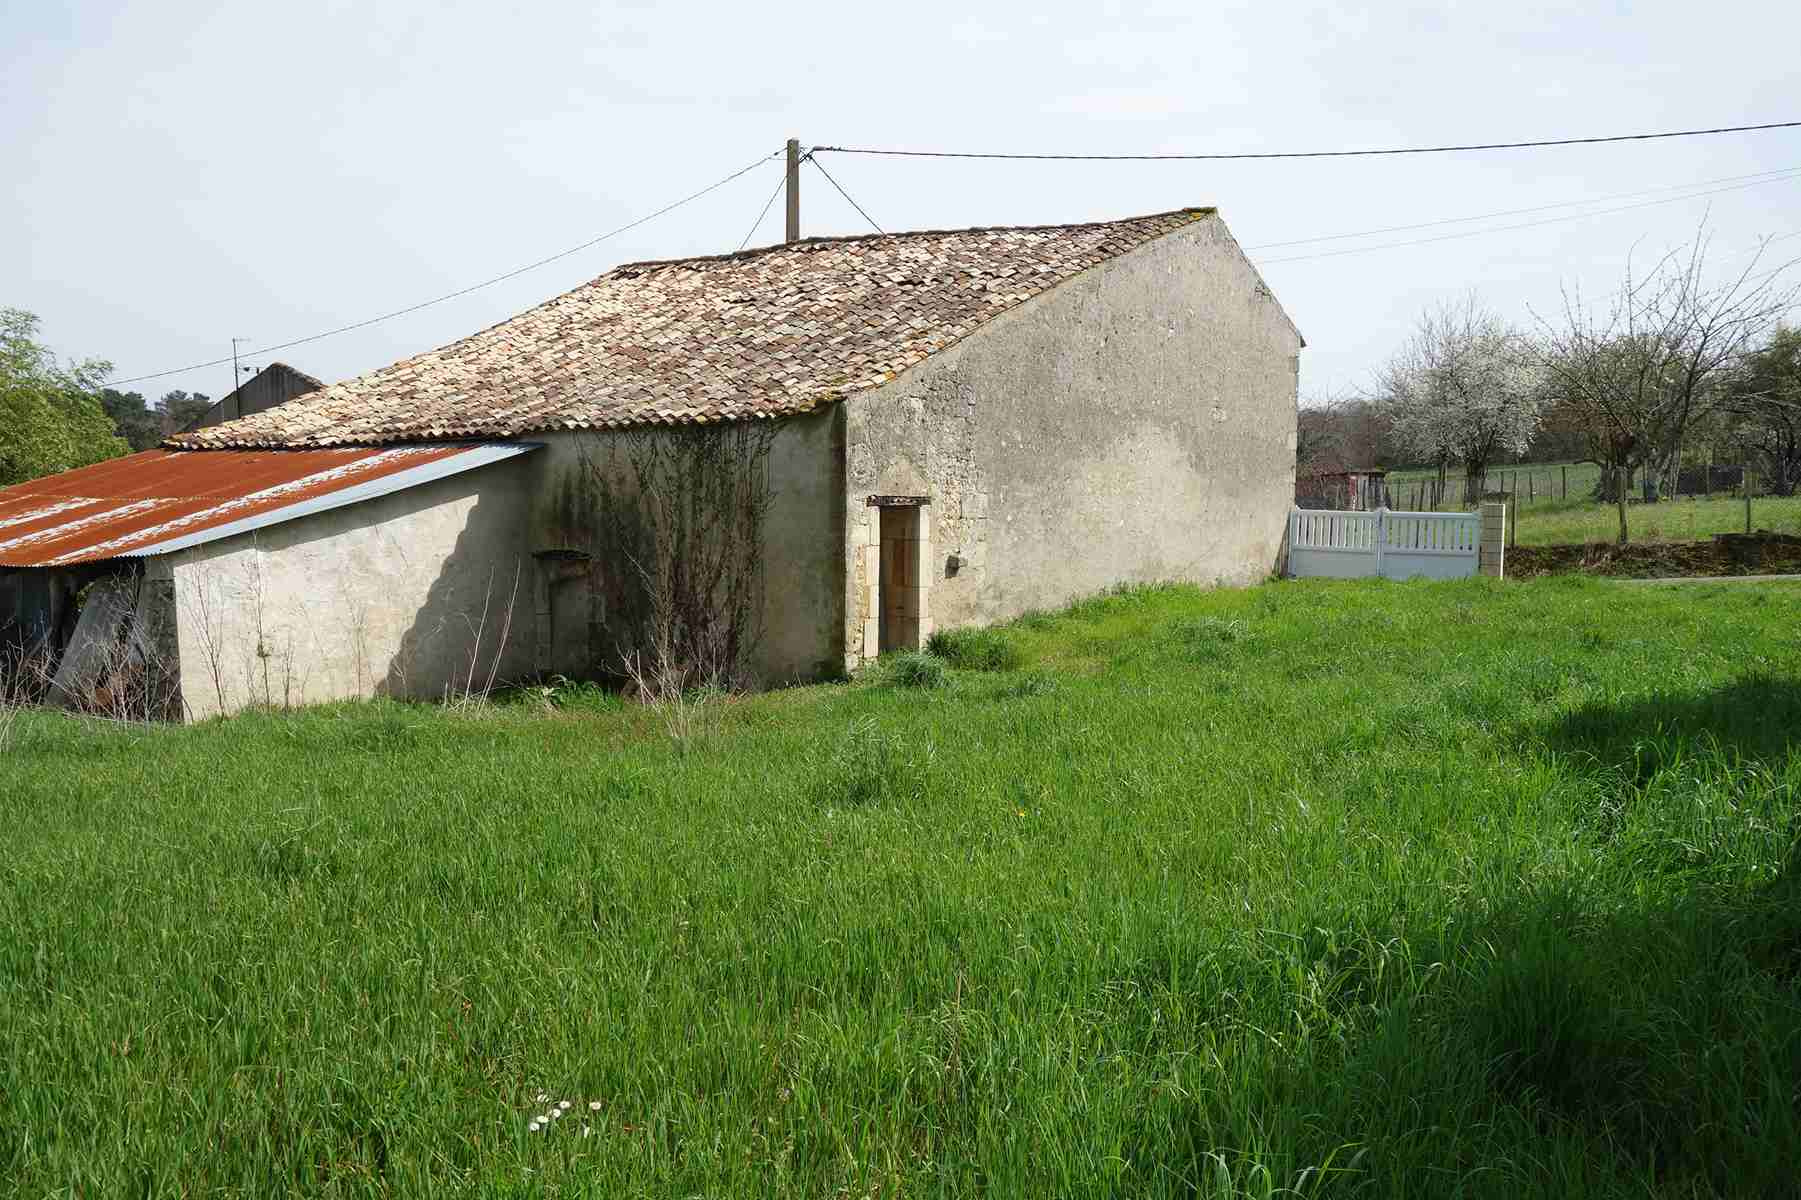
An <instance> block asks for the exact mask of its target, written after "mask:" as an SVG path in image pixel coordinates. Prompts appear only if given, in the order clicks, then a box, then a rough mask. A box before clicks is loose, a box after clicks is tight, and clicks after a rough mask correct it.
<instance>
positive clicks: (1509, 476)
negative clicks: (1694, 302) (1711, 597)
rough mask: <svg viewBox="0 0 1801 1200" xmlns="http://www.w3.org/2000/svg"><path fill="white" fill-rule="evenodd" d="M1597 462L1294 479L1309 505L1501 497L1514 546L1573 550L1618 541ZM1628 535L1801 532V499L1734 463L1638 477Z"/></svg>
mask: <svg viewBox="0 0 1801 1200" xmlns="http://www.w3.org/2000/svg"><path fill="white" fill-rule="evenodd" d="M1601 481H1602V473H1601V471H1600V469H1599V468H1597V467H1596V466H1595V465H1594V464H1592V463H1567V464H1565V463H1554V464H1542V463H1541V464H1522V465H1521V466H1519V467H1517V468H1515V467H1505V468H1498V469H1497V470H1495V471H1493V472H1490V473H1489V474H1488V475H1486V476H1483V477H1481V478H1479V479H1477V480H1476V481H1475V486H1474V487H1473V488H1472V487H1471V486H1470V481H1468V480H1467V479H1466V478H1465V477H1464V476H1463V475H1461V474H1456V475H1449V476H1447V477H1446V478H1443V479H1440V478H1439V477H1438V475H1437V473H1436V472H1427V471H1397V472H1392V473H1387V474H1384V473H1381V472H1374V471H1364V472H1337V473H1334V474H1330V475H1316V476H1306V475H1303V476H1301V477H1299V478H1297V480H1296V484H1295V505H1296V507H1298V508H1301V509H1328V510H1337V511H1353V512H1356V511H1363V512H1367V511H1372V510H1374V509H1377V508H1382V507H1386V508H1388V509H1389V510H1390V511H1395V512H1469V511H1472V510H1474V509H1475V508H1476V507H1477V505H1478V504H1480V503H1482V502H1484V501H1489V502H1494V501H1498V502H1500V503H1503V504H1505V505H1506V506H1507V510H1508V521H1507V527H1508V544H1509V545H1536V546H1554V545H1573V544H1584V543H1595V542H1615V541H1618V539H1619V521H1620V516H1619V506H1618V504H1617V497H1616V496H1615V495H1614V494H1612V490H1611V489H1607V488H1603V487H1601V486H1600V484H1601ZM1626 524H1627V529H1628V538H1629V539H1630V540H1633V541H1638V540H1648V541H1653V542H1663V543H1674V542H1691V541H1701V540H1706V539H1708V538H1712V537H1716V536H1718V535H1721V534H1730V533H1751V532H1754V531H1760V530H1761V531H1769V532H1774V533H1780V534H1785V535H1788V536H1797V535H1801V495H1794V496H1785V495H1782V494H1780V493H1778V492H1776V491H1775V490H1774V489H1772V488H1770V487H1768V486H1767V485H1766V483H1765V481H1764V480H1763V479H1762V478H1761V476H1760V475H1759V474H1758V473H1757V472H1756V471H1751V470H1747V469H1745V468H1743V467H1742V466H1739V465H1736V464H1729V465H1726V466H1714V467H1712V468H1706V467H1697V468H1693V469H1689V470H1684V471H1683V473H1682V478H1681V479H1680V480H1679V481H1678V490H1677V491H1676V492H1666V493H1663V494H1662V495H1661V496H1659V495H1657V494H1656V493H1655V492H1651V493H1647V492H1646V491H1645V490H1644V489H1643V487H1642V481H1641V480H1636V479H1635V480H1634V481H1633V486H1632V487H1631V488H1630V489H1629V490H1628V493H1627V496H1626Z"/></svg>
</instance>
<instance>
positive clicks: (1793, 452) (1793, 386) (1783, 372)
mask: <svg viewBox="0 0 1801 1200" xmlns="http://www.w3.org/2000/svg"><path fill="white" fill-rule="evenodd" d="M1726 405H1727V407H1728V409H1729V410H1730V411H1731V412H1732V413H1733V414H1734V415H1735V416H1736V417H1737V418H1738V419H1739V421H1740V426H1739V434H1740V437H1741V438H1742V439H1743V441H1744V444H1745V446H1746V447H1747V448H1748V449H1750V450H1752V451H1753V452H1754V453H1755V454H1756V455H1757V457H1758V459H1759V460H1761V461H1760V462H1759V463H1758V466H1759V469H1760V470H1761V471H1762V472H1763V479H1764V485H1765V486H1766V487H1768V488H1769V489H1770V490H1771V491H1773V492H1775V493H1776V494H1777V495H1779V496H1790V495H1793V494H1794V493H1795V491H1796V489H1797V488H1798V487H1801V329H1790V328H1787V327H1786V326H1783V327H1778V328H1777V330H1776V332H1775V333H1774V334H1772V335H1771V337H1770V340H1769V342H1767V343H1766V344H1765V345H1764V346H1763V348H1762V349H1759V350H1757V351H1755V352H1753V353H1751V354H1748V355H1746V356H1745V361H1744V363H1743V364H1742V365H1741V367H1740V368H1739V370H1738V371H1737V372H1735V373H1734V375H1733V377H1732V379H1731V381H1730V383H1729V384H1728V385H1727V398H1726Z"/></svg>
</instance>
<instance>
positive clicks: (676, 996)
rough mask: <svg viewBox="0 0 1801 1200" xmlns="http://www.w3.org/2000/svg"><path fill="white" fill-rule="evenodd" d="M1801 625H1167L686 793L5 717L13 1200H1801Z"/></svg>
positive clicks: (886, 694)
mask: <svg viewBox="0 0 1801 1200" xmlns="http://www.w3.org/2000/svg"><path fill="white" fill-rule="evenodd" d="M1798 630H1801V588H1796V587H1795V586H1793V585H1779V584H1778V585H1763V586H1756V587H1737V588H1734V587H1728V586H1718V585H1713V586H1694V587H1685V588H1633V587H1629V586H1625V585H1617V584H1608V583H1601V582H1593V581H1587V580H1580V579H1553V580H1545V581H1541V582H1537V583H1531V584H1492V583H1490V582H1489V581H1482V580H1469V581H1463V582H1458V583H1448V584H1431V585H1427V584H1407V585H1398V584H1384V583H1381V582H1369V583H1360V584H1329V583H1307V584H1271V585H1266V586H1263V587H1260V588H1255V589H1251V590H1247V591H1241V592H1215V593H1203V592H1198V591H1193V590H1188V589H1152V590H1144V591H1136V592H1130V593H1125V594H1121V595H1117V596H1114V597H1109V598H1105V599H1099V600H1095V601H1090V602H1087V603H1084V604H1081V605H1078V606H1076V607H1075V608H1074V609H1072V610H1070V611H1068V612H1066V613H1063V614H1059V615H1056V616H1043V617H1035V618H1029V619H1027V620H1025V621H1022V622H1020V623H1019V624H1017V625H1016V626H1014V627H1012V628H1011V629H1010V630H1009V631H1008V632H1007V633H1006V635H1005V637H1006V639H1007V641H1008V642H1009V643H1010V646H1008V647H1002V648H1001V650H1004V651H1005V652H1004V653H1002V652H997V651H994V650H993V648H992V646H987V647H984V646H982V645H975V646H957V647H952V649H954V650H956V651H957V653H958V654H959V655H963V656H965V657H964V661H982V662H985V663H988V664H990V665H996V666H1003V667H1011V668H1013V669H1006V670H996V671H967V670H951V671H950V672H949V673H948V676H947V677H943V678H941V677H940V674H939V672H937V671H936V670H935V669H933V670H927V669H923V668H920V667H919V666H918V665H917V664H915V666H914V667H913V668H912V669H910V670H907V671H904V672H903V671H900V670H895V669H891V670H889V671H886V672H881V673H878V677H877V678H873V679H870V680H865V681H862V682H857V683H852V684H842V685H831V686H821V687H814V688H805V689H796V690H792V691H787V692H782V693H777V694H772V695H767V696H762V697H758V698H754V699H749V700H743V701H737V702H732V703H729V704H726V705H723V706H721V707H718V708H716V709H715V710H714V711H713V713H712V715H711V716H710V717H706V718H704V719H703V721H702V727H701V728H700V729H699V730H698V731H697V732H695V733H693V734H691V735H690V736H689V737H688V738H686V739H685V740H683V741H681V742H679V743H678V742H676V741H673V740H672V739H671V738H670V736H669V735H668V733H667V731H666V728H665V725H664V723H663V721H662V719H661V718H660V717H659V716H658V714H656V713H655V712H650V711H646V710H642V709H630V708H626V707H624V706H622V705H620V704H619V703H618V702H617V701H612V700H608V699H605V698H597V697H593V696H590V695H586V694H584V693H581V692H579V691H577V692H572V693H563V694H558V695H557V696H554V697H551V700H552V701H553V702H554V703H557V704H558V705H560V707H558V708H557V709H556V711H554V712H546V711H544V709H543V706H542V705H541V704H539V703H538V702H536V701H532V700H530V699H529V698H528V699H526V700H523V701H521V702H519V703H516V704H513V705H510V706H505V707H502V708H499V709H497V710H494V711H491V712H488V713H486V714H476V715H469V714H461V713H455V712H447V711H443V710H439V709H434V708H427V707H408V706H402V705H397V704H368V705H353V706H344V707H338V708H333V709H326V710H319V711H311V712H305V713H301V714H296V715H279V714H270V715H250V716H245V717H241V718H238V719H233V720H230V721H226V722H217V723H212V724H207V725H202V726H197V727H191V728H161V729H142V728H127V727H114V726H101V725H94V724H84V723H81V722H78V721H75V720H72V719H67V718H60V717H55V716H51V715H48V714H40V713H30V712H28V713H25V714H23V715H22V716H20V717H19V718H18V719H17V720H15V721H14V722H13V723H12V724H11V726H10V729H9V730H8V731H7V733H6V735H5V736H6V737H7V739H8V740H7V743H6V746H5V748H4V749H3V750H0V820H3V821H4V823H5V828H6V831H7V832H6V836H5V848H6V853H5V855H4V857H0V1185H3V1186H0V1190H3V1191H5V1192H7V1193H9V1194H17V1195H22V1196H51V1195H58V1196H64V1195H66V1196H101V1195H131V1196H162V1195H171V1196H172V1195H184V1196H201V1195H206V1196H246V1197H248V1196H258V1197H261V1196H268V1195H275V1194H281V1193H283V1192H304V1193H307V1194H317V1195H329V1196H374V1195H394V1196H424V1195H435V1194H452V1195H455V1194H462V1195H474V1194H480V1195H501V1196H515V1195H516V1196H555V1197H566V1196H609V1197H619V1196H637V1195H655V1196H738V1195H767V1196H859V1197H868V1196H881V1197H892V1196H938V1195H962V1196H969V1195H985V1196H986V1195H996V1196H1033V1197H1043V1196H1058V1197H1066V1196H1195V1195H1201V1196H1224V1195H1253V1196H1268V1195H1275V1194H1283V1195H1306V1196H1341V1195H1342V1196H1349V1195H1356V1196H1384V1197H1386V1196H1420V1197H1427V1196H1432V1197H1437V1196H1450V1195H1456V1196H1473V1197H1489V1196H1492V1197H1520V1196H1544V1197H1553V1196H1555V1197H1568V1196H1590V1195H1594V1196H1621V1197H1625V1196H1632V1197H1644V1196H1671V1197H1674V1196H1682V1197H1692V1196H1704V1195H1735V1196H1787V1195H1792V1194H1793V1189H1794V1164H1795V1163H1796V1162H1801V1109H1798V1108H1797V1104H1796V1089H1797V1086H1798V1085H1801V859H1798V857H1797V851H1796V845H1797V842H1796V834H1797V830H1798V829H1801V825H1798V824H1797V822H1798V818H1801V790H1798V789H1801V756H1797V755H1796V754H1795V753H1794V749H1795V747H1794V739H1795V738H1796V736H1797V730H1801V634H1798V632H1797V631H1798ZM901 678H906V679H910V680H913V681H915V682H917V683H921V684H932V683H935V682H936V683H940V684H941V685H942V686H920V687H908V686H901V685H900V684H899V683H898V682H897V681H898V680H899V679H901ZM565 1100H566V1101H568V1102H569V1103H570V1107H569V1108H568V1109H567V1110H561V1109H556V1108H555V1106H556V1105H557V1103H558V1102H560V1101H565ZM553 1110H554V1111H566V1115H564V1116H561V1117H558V1118H555V1119H552V1120H549V1121H547V1122H545V1123H544V1124H543V1127H542V1128H537V1129H534V1128H533V1124H534V1121H535V1120H537V1119H539V1118H543V1117H545V1116H546V1115H547V1114H548V1112H550V1111H553ZM1281 1189H1289V1190H1288V1191H1281Z"/></svg>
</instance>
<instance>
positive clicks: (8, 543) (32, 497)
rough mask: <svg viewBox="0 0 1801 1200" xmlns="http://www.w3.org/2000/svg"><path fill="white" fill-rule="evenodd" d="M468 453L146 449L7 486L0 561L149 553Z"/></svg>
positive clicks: (36, 563)
mask: <svg viewBox="0 0 1801 1200" xmlns="http://www.w3.org/2000/svg"><path fill="white" fill-rule="evenodd" d="M468 449H470V447H469V446H467V445H458V444H448V445H446V444H438V445H430V446H388V447H380V448H373V449H372V448H370V447H366V446H363V447H352V448H346V449H334V450H173V451H172V450H145V451H143V452H142V453H139V454H131V455H127V456H126V457H124V458H115V459H111V460H109V461H107V462H103V463H96V464H95V465H94V466H91V467H82V468H80V469H78V470H74V471H65V472H63V473H62V474H60V475H51V476H49V477H47V478H44V479H34V480H31V481H30V482H28V483H21V484H18V485H16V486H14V487H10V488H4V489H0V567H63V566H73V565H75V564H77V563H84V562H97V561H100V560H102V559H108V558H118V557H120V556H122V555H131V554H136V553H141V552H142V551H144V550H145V549H147V548H149V547H153V546H156V545H158V544H160V543H163V542H167V541H171V540H173V539H175V538H178V537H187V536H190V535H192V534H195V533H199V532H202V531H204V530H207V529H213V528H217V527H219V526H222V525H228V524H230V523H232V522H234V521H241V520H244V519H245V518H248V517H254V516H257V515H259V514H262V513H268V512H272V511H274V510H277V509H282V508H287V507H289V506H292V505H296V504H300V503H303V502H305V501H307V500H312V499H317V498H318V497H321V496H326V495H330V494H331V493H333V492H338V491H342V490H343V489H345V488H348V487H353V486H355V485H357V484H361V483H367V482H369V481H370V480H374V479H380V478H382V477H384V476H387V475H393V474H396V473H398V472H400V471H406V470H410V469H412V468H414V467H421V466H424V465H426V464H427V463H433V462H438V461H441V460H443V459H447V458H453V457H455V456H456V455H458V454H462V453H464V452H465V451H467V450H468Z"/></svg>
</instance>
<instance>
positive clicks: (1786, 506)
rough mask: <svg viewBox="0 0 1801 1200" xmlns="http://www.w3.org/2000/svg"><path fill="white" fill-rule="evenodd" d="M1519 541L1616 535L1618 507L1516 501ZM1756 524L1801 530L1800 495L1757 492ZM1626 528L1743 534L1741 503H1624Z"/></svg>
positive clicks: (1685, 534) (1642, 532)
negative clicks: (1517, 505) (1771, 494)
mask: <svg viewBox="0 0 1801 1200" xmlns="http://www.w3.org/2000/svg"><path fill="white" fill-rule="evenodd" d="M1517 511H1518V513H1519V523H1520V528H1519V544H1520V545H1522V546H1561V545H1569V544H1571V543H1576V542H1612V541H1617V540H1619V535H1620V516H1619V510H1618V509H1616V508H1614V507H1613V506H1612V505H1609V504H1596V503H1595V502H1594V501H1592V500H1568V501H1564V500H1558V501H1540V502H1539V503H1537V504H1527V503H1525V502H1524V501H1521V502H1520V505H1519V508H1518V510H1517ZM1751 524H1752V527H1753V528H1754V529H1768V530H1770V531H1772V532H1774V533H1790V534H1801V496H1786V497H1782V496H1758V497H1753V499H1752V501H1751ZM1626 528H1627V531H1628V532H1629V533H1630V535H1631V538H1632V540H1633V541H1635V542H1692V541H1702V540H1705V539H1707V538H1710V537H1712V536H1713V535H1714V534H1716V533H1743V532H1744V529H1745V502H1744V501H1743V500H1733V499H1728V498H1720V499H1716V500H1665V501H1662V502H1661V503H1657V504H1628V505H1627V506H1626Z"/></svg>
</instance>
